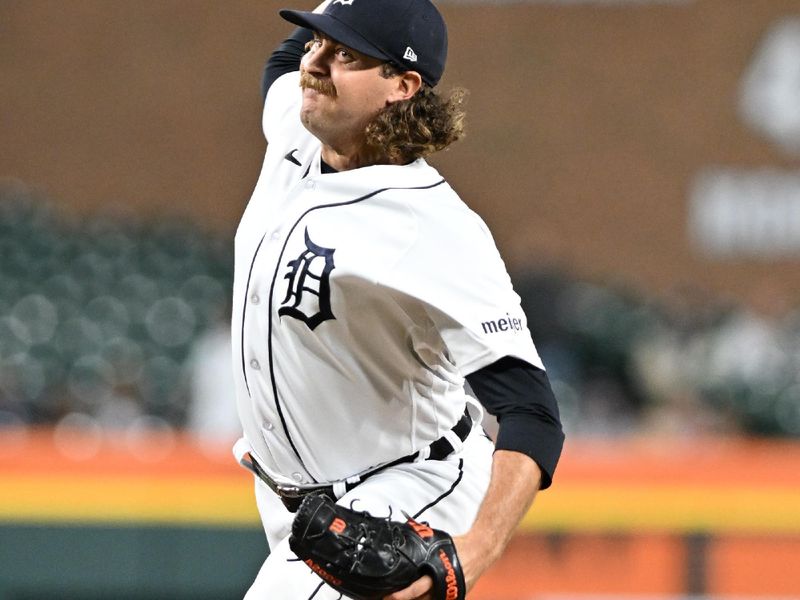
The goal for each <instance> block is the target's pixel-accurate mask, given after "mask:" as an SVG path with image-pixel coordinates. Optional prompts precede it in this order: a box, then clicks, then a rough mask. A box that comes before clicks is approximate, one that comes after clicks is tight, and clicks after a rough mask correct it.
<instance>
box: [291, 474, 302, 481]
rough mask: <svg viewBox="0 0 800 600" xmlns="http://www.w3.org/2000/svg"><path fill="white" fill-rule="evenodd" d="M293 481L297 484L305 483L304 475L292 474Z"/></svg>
mask: <svg viewBox="0 0 800 600" xmlns="http://www.w3.org/2000/svg"><path fill="white" fill-rule="evenodd" d="M292 479H294V480H295V481H296V482H297V483H300V482H301V481H303V474H302V473H292Z"/></svg>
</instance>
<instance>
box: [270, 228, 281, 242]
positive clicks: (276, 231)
mask: <svg viewBox="0 0 800 600" xmlns="http://www.w3.org/2000/svg"><path fill="white" fill-rule="evenodd" d="M269 237H270V239H272V240H277V239H278V238H279V237H281V234H280V232H279V231H278V230H277V229H276V230H275V231H273V232H272V233H271V234H270V235H269Z"/></svg>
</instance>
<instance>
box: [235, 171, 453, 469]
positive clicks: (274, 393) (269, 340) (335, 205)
mask: <svg viewBox="0 0 800 600" xmlns="http://www.w3.org/2000/svg"><path fill="white" fill-rule="evenodd" d="M444 182H445V180H444V179H440V180H439V181H437V182H436V183H433V184H430V185H423V186H417V187H385V188H381V189H379V190H375V191H373V192H370V193H369V194H366V195H364V196H361V197H360V198H355V199H353V200H347V201H345V202H335V203H333V204H322V205H320V206H312V207H311V208H309V209H308V210H306V211H305V212H304V213H303V214H302V215H300V216H299V217H298V218H297V221H295V223H294V225H292V227H291V229H289V232H288V233H287V234H286V239H285V240H284V242H283V247H282V248H281V252H280V254H279V255H278V260H277V261H276V262H275V272H274V273H273V275H272V283H271V284H270V288H269V302H268V303H267V307H268V310H269V313H268V317H269V318H268V327H267V356H268V358H269V377H270V383H271V384H272V396H273V398H274V399H275V408H276V409H277V410H278V416H279V417H280V419H281V425H282V426H283V431H284V433H285V434H286V439H288V440H289V445H290V446H291V447H292V451H294V454H295V456H296V457H297V460H298V461H300V464H301V465H302V466H303V469H304V470H305V471H306V473H308V469H307V468H306V464H305V461H304V460H303V459H302V457H301V456H300V452H299V451H298V450H297V446H295V444H294V440H292V436H291V434H290V433H289V427H288V425H287V424H286V417H284V415H283V410H282V409H281V402H280V399H279V395H278V385H277V383H276V381H275V369H274V356H273V353H272V312H273V310H272V302H273V296H274V292H275V281H276V279H277V278H278V271H279V269H280V267H281V265H282V264H283V254H284V252H285V251H286V245H287V244H288V243H289V238H291V237H292V233H294V230H295V229H296V228H297V226H298V225H299V224H300V221H302V220H303V219H304V218H306V216H308V215H309V214H310V213H311V212H313V211H315V210H319V209H322V208H338V207H340V206H349V205H351V204H357V203H359V202H363V201H364V200H368V199H369V198H372V197H373V196H377V195H378V194H381V193H383V192H386V191H388V190H430V189H433V188H435V187H437V186H440V185H442V184H443V183H444ZM265 237H266V233H265V234H264V236H263V237H262V238H261V242H259V244H258V247H257V248H256V250H255V252H254V254H253V260H252V262H251V263H250V272H249V273H248V275H247V284H246V285H245V296H244V301H243V304H244V308H243V309H242V375H243V376H244V382H245V387H246V388H247V395H248V396H251V394H250V386H249V384H248V381H247V369H246V367H245V358H244V339H245V338H244V335H245V333H244V325H245V314H246V312H247V297H248V293H249V290H250V277H251V276H252V273H253V265H254V264H255V262H256V257H257V256H258V252H259V250H260V249H261V243H262V242H263V241H264V238H265ZM309 476H311V474H310V473H309ZM311 479H312V480H313V482H314V483H318V482H317V480H316V479H314V477H313V476H311Z"/></svg>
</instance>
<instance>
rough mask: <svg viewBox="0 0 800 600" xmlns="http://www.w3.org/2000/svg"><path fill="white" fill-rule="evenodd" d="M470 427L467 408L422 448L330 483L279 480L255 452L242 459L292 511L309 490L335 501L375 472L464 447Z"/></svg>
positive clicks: (298, 505)
mask: <svg viewBox="0 0 800 600" xmlns="http://www.w3.org/2000/svg"><path fill="white" fill-rule="evenodd" d="M471 430H472V417H470V416H469V412H468V411H464V414H463V415H462V417H461V418H460V419H459V420H458V423H456V424H455V425H454V426H453V428H452V429H451V430H450V431H448V432H447V433H445V434H444V435H443V436H442V437H440V438H439V439H438V440H436V441H435V442H433V443H432V444H431V445H430V446H426V447H425V448H423V449H422V450H420V451H419V452H414V453H413V454H409V455H408V456H403V457H401V458H398V459H397V460H393V461H392V462H389V463H386V464H385V465H381V466H379V467H376V468H375V469H372V470H371V471H367V472H366V473H362V474H361V475H356V476H354V477H348V478H347V479H343V480H341V481H337V482H335V483H330V484H320V485H304V486H302V487H300V486H294V485H286V484H283V483H279V482H277V481H275V480H274V479H272V477H270V476H269V475H268V474H267V473H266V471H264V469H263V467H262V466H261V465H260V464H258V461H257V460H256V459H255V458H254V457H253V455H252V453H251V454H249V455H248V457H249V460H247V459H242V460H241V464H242V465H243V466H244V467H245V468H247V469H248V470H250V471H252V472H253V473H255V475H256V476H257V477H258V478H259V479H261V481H263V482H264V483H265V484H266V485H267V487H268V488H269V489H271V490H272V491H273V492H275V493H276V494H277V495H278V497H279V498H280V499H281V501H282V502H283V505H284V506H285V507H286V508H287V510H288V511H289V512H297V509H298V508H300V504H301V503H302V502H303V498H305V497H306V496H308V495H309V494H324V495H326V496H328V497H329V498H330V499H331V500H333V501H334V502H335V501H336V500H338V499H339V498H341V497H342V496H344V495H345V494H346V493H347V492H349V491H350V490H352V489H353V488H354V487H356V486H357V485H358V484H359V483H361V482H363V481H364V480H365V479H367V478H368V477H372V476H373V475H375V474H376V473H379V472H381V471H383V470H384V469H388V468H389V467H394V466H395V465H400V464H403V463H409V462H414V461H417V460H443V459H445V458H447V457H448V456H450V455H451V454H452V453H453V452H455V451H456V449H460V448H461V445H462V443H463V442H464V440H466V439H467V436H468V435H469V432H470V431H471ZM454 438H455V439H454Z"/></svg>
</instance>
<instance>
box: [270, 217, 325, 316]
mask: <svg viewBox="0 0 800 600" xmlns="http://www.w3.org/2000/svg"><path fill="white" fill-rule="evenodd" d="M305 241H306V249H305V250H304V251H303V252H301V253H300V256H298V257H297V258H296V259H294V260H292V261H289V263H288V264H287V265H286V266H287V267H289V269H290V270H289V272H288V273H286V275H285V276H284V279H288V280H289V286H288V288H287V290H286V297H285V298H284V299H283V302H281V308H279V309H278V315H279V316H281V317H283V316H287V317H294V318H295V319H299V320H300V321H303V322H304V323H305V324H306V325H308V328H309V329H311V330H313V329H314V328H316V326H317V325H319V324H320V323H322V322H323V321H327V320H328V319H335V318H336V317H335V316H334V314H333V312H332V311H331V286H330V275H331V271H333V269H334V268H335V267H336V265H335V264H334V263H333V253H334V252H335V249H334V248H323V247H322V246H317V245H316V244H315V243H314V242H312V241H311V238H310V237H309V235H308V228H306V231H305Z"/></svg>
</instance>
